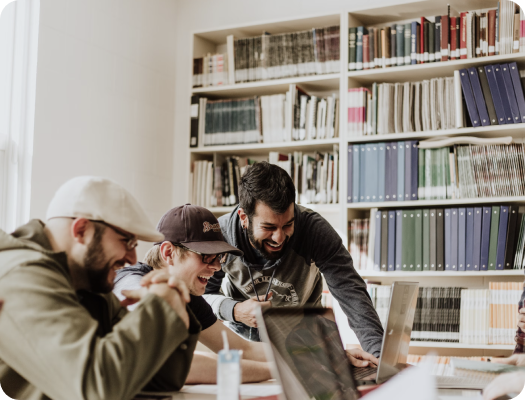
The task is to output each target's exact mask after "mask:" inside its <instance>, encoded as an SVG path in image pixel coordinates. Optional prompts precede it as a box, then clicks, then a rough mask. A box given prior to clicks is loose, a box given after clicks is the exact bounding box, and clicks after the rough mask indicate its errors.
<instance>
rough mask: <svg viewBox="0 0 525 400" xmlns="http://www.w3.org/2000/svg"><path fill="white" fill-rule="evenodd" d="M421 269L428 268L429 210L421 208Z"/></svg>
mask: <svg viewBox="0 0 525 400" xmlns="http://www.w3.org/2000/svg"><path fill="white" fill-rule="evenodd" d="M422 247H423V271H429V270H430V210H428V209H426V210H423V245H422Z"/></svg>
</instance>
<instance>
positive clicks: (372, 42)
mask: <svg viewBox="0 0 525 400" xmlns="http://www.w3.org/2000/svg"><path fill="white" fill-rule="evenodd" d="M376 31H377V29H376V28H370V29H369V30H368V48H369V51H368V54H369V55H368V60H369V67H370V69H373V68H375V67H376V59H375V54H376V50H375V47H376V33H375V32H376Z"/></svg>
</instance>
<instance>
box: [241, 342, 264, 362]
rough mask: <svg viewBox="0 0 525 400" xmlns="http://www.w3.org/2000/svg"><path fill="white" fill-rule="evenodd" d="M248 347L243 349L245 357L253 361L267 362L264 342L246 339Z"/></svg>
mask: <svg viewBox="0 0 525 400" xmlns="http://www.w3.org/2000/svg"><path fill="white" fill-rule="evenodd" d="M244 342H246V348H245V349H243V355H242V356H243V358H244V359H246V360H252V361H261V362H266V355H265V352H264V343H262V342H249V341H247V340H245V341H244Z"/></svg>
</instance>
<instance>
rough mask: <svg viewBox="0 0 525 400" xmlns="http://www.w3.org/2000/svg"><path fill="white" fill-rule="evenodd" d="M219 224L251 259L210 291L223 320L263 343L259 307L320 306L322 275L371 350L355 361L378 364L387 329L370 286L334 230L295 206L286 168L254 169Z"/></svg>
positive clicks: (222, 273)
mask: <svg viewBox="0 0 525 400" xmlns="http://www.w3.org/2000/svg"><path fill="white" fill-rule="evenodd" d="M219 223H220V225H221V230H222V234H223V236H224V238H225V239H226V241H227V242H228V243H230V244H231V245H232V246H235V247H237V248H239V249H241V250H242V251H243V253H244V254H243V255H242V256H235V255H229V256H228V257H227V259H226V260H225V262H224V263H223V264H222V269H221V270H218V271H217V272H215V274H214V276H213V277H212V278H211V279H210V281H209V283H208V285H207V287H206V294H205V295H204V297H205V299H206V301H208V303H209V304H210V305H211V306H212V308H213V311H214V312H215V315H216V316H217V317H218V318H219V319H221V320H223V321H228V325H229V327H230V328H231V329H233V330H235V331H236V332H237V333H238V334H240V335H243V336H244V337H246V338H249V339H251V340H255V341H258V340H259V335H258V330H257V321H256V319H255V309H256V307H257V306H258V305H264V306H268V305H270V303H271V305H272V306H273V307H294V306H298V307H301V306H306V305H309V306H320V305H321V294H322V291H323V277H322V276H321V274H322V275H323V276H324V279H325V280H326V283H327V284H328V287H329V289H330V292H331V293H332V294H333V296H334V297H335V298H336V299H337V300H338V301H339V303H340V304H341V308H342V309H343V311H344V312H345V314H346V316H347V317H348V321H349V323H350V327H351V328H352V329H353V330H354V332H355V333H356V335H357V337H358V339H359V342H360V343H361V346H362V347H363V350H364V351H363V350H358V349H353V350H350V351H349V353H350V354H349V355H350V356H351V361H352V363H353V364H354V365H356V366H359V367H361V366H367V365H368V364H369V362H372V363H374V364H377V362H378V360H377V358H376V357H379V353H380V351H381V343H382V339H383V329H382V326H381V322H380V321H379V317H378V316H377V313H376V311H375V309H374V307H373V305H372V301H371V300H370V297H369V295H368V293H367V291H366V284H365V282H364V281H363V279H362V278H361V277H360V276H359V274H358V273H357V272H356V271H355V269H354V267H353V262H352V257H351V256H350V254H349V253H348V250H347V249H346V248H345V246H344V245H343V242H342V240H341V238H340V237H339V235H338V234H337V233H336V232H335V230H334V229H333V228H332V226H331V225H330V224H329V223H328V222H327V221H326V220H325V219H324V218H323V217H321V216H320V215H319V214H318V213H316V212H314V211H312V210H309V209H307V208H305V207H301V206H298V205H297V204H295V187H294V184H293V182H292V179H291V178H290V176H289V175H288V173H287V172H286V171H285V170H284V169H282V168H280V167H278V166H276V165H273V164H269V163H267V162H259V163H256V164H254V165H253V166H251V167H249V168H248V170H247V171H246V172H245V173H244V175H243V176H242V177H241V180H240V183H239V205H238V206H237V208H235V210H233V211H232V212H231V213H230V214H227V215H224V216H222V217H220V218H219ZM223 278H225V279H226V282H225V285H224V286H222V288H223V290H224V293H223V291H221V285H222V284H223ZM272 295H273V296H272Z"/></svg>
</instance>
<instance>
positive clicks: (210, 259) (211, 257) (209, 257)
mask: <svg viewBox="0 0 525 400" xmlns="http://www.w3.org/2000/svg"><path fill="white" fill-rule="evenodd" d="M176 246H177V247H180V248H181V249H184V250H188V251H191V252H192V253H195V254H198V255H200V256H201V258H202V262H203V263H204V264H213V263H214V262H215V260H217V259H219V262H220V263H221V264H223V263H225V262H226V258H227V257H228V253H220V254H202V253H201V252H198V251H195V250H192V249H189V248H187V247H185V246H182V245H180V244H177V245H176Z"/></svg>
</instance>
